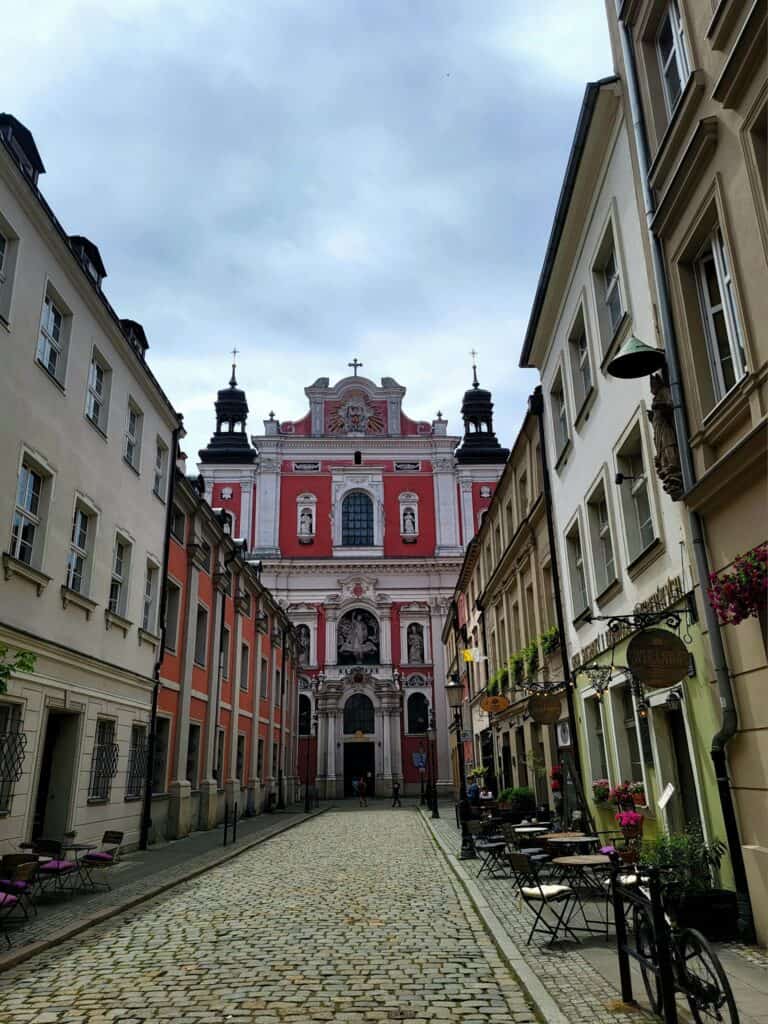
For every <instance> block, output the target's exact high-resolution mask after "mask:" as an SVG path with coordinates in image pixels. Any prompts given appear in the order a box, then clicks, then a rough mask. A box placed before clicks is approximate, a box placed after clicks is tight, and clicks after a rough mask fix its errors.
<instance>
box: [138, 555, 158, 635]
mask: <svg viewBox="0 0 768 1024" xmlns="http://www.w3.org/2000/svg"><path fill="white" fill-rule="evenodd" d="M159 578H160V568H159V566H158V564H157V562H153V561H152V560H151V559H147V565H146V568H145V570H144V590H143V593H142V600H141V628H142V629H143V630H144V632H145V633H152V634H153V635H154V634H155V633H156V632H157V591H158V587H157V581H158V579H159Z"/></svg>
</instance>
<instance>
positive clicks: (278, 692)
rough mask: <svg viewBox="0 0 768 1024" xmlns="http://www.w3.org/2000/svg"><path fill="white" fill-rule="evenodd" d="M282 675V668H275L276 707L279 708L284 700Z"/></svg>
mask: <svg viewBox="0 0 768 1024" xmlns="http://www.w3.org/2000/svg"><path fill="white" fill-rule="evenodd" d="M282 685H283V684H282V676H281V674H280V669H279V668H278V669H275V707H276V708H279V707H280V705H281V703H282V701H283V692H282Z"/></svg>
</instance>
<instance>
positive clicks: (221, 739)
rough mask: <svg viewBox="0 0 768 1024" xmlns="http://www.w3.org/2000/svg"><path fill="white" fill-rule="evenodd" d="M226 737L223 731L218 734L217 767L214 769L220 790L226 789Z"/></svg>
mask: <svg viewBox="0 0 768 1024" xmlns="http://www.w3.org/2000/svg"><path fill="white" fill-rule="evenodd" d="M225 742H226V737H225V734H224V730H223V729H219V730H218V731H217V733H216V765H215V767H214V769H213V777H214V779H216V784H217V788H218V789H224V745H225Z"/></svg>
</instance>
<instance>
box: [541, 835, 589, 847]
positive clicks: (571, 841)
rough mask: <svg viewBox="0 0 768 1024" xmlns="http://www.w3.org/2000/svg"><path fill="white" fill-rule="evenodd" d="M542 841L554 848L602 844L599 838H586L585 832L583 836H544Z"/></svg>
mask: <svg viewBox="0 0 768 1024" xmlns="http://www.w3.org/2000/svg"><path fill="white" fill-rule="evenodd" d="M542 839H546V841H547V842H548V843H551V844H552V845H553V846H574V847H579V846H582V847H590V846H594V845H595V843H599V842H600V839H599V837H598V836H585V835H584V833H583V832H582V833H581V835H574V836H566V835H562V836H542Z"/></svg>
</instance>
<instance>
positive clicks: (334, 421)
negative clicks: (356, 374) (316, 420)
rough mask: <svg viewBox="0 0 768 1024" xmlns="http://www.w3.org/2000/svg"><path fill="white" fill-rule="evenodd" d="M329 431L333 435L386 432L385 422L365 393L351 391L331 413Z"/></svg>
mask: <svg viewBox="0 0 768 1024" xmlns="http://www.w3.org/2000/svg"><path fill="white" fill-rule="evenodd" d="M328 430H329V431H330V432H331V433H332V434H380V433H382V431H383V430H384V420H383V419H382V417H381V416H380V415H379V413H378V412H377V411H376V410H375V409H373V408H371V406H370V405H369V404H368V402H367V399H366V396H365V393H364V392H363V391H351V392H349V393H348V396H347V398H346V400H345V401H343V402H341V403H340V405H339V406H338V408H337V409H336V410H335V411H334V412H332V413H331V415H330V418H329V420H328Z"/></svg>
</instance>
